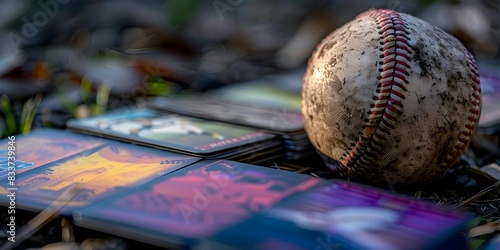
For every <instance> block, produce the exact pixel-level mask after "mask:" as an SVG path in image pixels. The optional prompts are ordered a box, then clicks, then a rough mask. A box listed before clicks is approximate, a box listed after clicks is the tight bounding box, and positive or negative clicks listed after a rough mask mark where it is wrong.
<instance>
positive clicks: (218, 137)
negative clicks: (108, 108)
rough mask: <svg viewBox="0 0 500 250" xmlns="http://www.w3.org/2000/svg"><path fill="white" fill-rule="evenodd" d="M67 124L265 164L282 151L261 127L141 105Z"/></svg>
mask: <svg viewBox="0 0 500 250" xmlns="http://www.w3.org/2000/svg"><path fill="white" fill-rule="evenodd" d="M67 125H68V128H69V129H71V130H74V131H77V132H82V133H89V134H93V135H98V136H102V137H107V138H112V139H116V140H121V141H127V142H132V143H134V144H141V145H146V146H150V147H156V148H161V149H166V150H169V151H174V152H179V153H183V154H187V155H193V156H197V157H203V158H217V159H222V158H223V159H230V160H235V161H241V162H247V163H254V164H265V163H269V162H273V161H276V160H278V159H279V158H280V156H281V151H282V150H281V146H280V141H279V140H278V139H277V137H276V136H275V135H272V134H269V133H265V132H263V131H261V130H258V129H252V128H246V127H241V126H236V125H231V124H225V123H221V122H215V121H208V120H202V119H197V118H192V117H186V116H180V115H174V114H161V113H157V112H155V111H153V110H148V109H140V108H133V109H122V110H118V111H115V112H113V113H109V114H105V115H102V116H96V117H91V118H87V119H80V120H76V119H75V120H70V121H69V122H68V124H67Z"/></svg>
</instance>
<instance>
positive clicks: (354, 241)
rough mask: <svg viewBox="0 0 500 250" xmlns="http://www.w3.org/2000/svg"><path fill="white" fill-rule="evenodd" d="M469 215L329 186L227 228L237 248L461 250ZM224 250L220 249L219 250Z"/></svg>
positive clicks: (223, 240)
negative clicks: (462, 233) (461, 233)
mask: <svg viewBox="0 0 500 250" xmlns="http://www.w3.org/2000/svg"><path fill="white" fill-rule="evenodd" d="M470 220H471V216H470V215H469V214H466V213H464V212H462V211H458V210H455V209H448V208H445V207H439V206H436V205H435V204H431V203H428V202H424V201H420V200H417V199H412V198H409V197H406V196H402V195H397V194H394V193H389V192H387V191H383V190H379V189H375V188H372V187H368V186H364V185H360V184H356V183H353V182H347V181H332V182H330V181H328V182H325V183H324V184H322V185H320V186H316V187H315V188H313V189H310V190H308V191H306V192H303V193H299V194H297V195H295V196H292V197H289V198H287V199H286V200H283V201H282V202H280V203H278V204H277V205H276V206H274V207H272V208H271V209H269V210H267V211H265V212H263V213H261V214H259V215H257V216H255V217H253V218H251V219H248V220H246V221H245V222H243V223H241V224H239V225H237V226H234V227H232V228H228V229H227V230H225V231H223V232H221V233H220V234H218V235H217V236H215V237H214V241H215V242H217V243H218V244H223V245H226V246H230V247H235V248H236V249H387V250H391V249H394V250H395V249H464V248H465V247H466V244H465V240H464V237H463V235H462V236H461V235H460V234H459V233H460V232H461V231H465V228H466V225H467V223H468V222H469V221H470ZM218 249H223V248H218Z"/></svg>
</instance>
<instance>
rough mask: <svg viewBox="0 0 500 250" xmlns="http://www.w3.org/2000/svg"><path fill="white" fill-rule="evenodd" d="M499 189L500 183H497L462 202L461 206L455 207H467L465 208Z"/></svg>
mask: <svg viewBox="0 0 500 250" xmlns="http://www.w3.org/2000/svg"><path fill="white" fill-rule="evenodd" d="M498 187H500V181H497V182H495V183H494V184H493V185H491V186H489V187H487V188H485V189H483V190H482V191H480V192H478V193H477V194H475V195H473V196H472V197H470V198H468V199H466V200H464V201H462V202H460V203H459V204H457V205H455V207H456V208H460V207H465V206H467V205H469V203H471V202H473V201H475V200H477V199H479V198H481V197H483V196H484V195H486V194H488V193H490V192H491V191H493V190H495V189H497V188H498Z"/></svg>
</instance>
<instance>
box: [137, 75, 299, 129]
mask: <svg viewBox="0 0 500 250" xmlns="http://www.w3.org/2000/svg"><path fill="white" fill-rule="evenodd" d="M302 75H303V74H301V73H300V72H299V74H298V73H296V72H295V73H294V74H290V75H289V76H287V75H283V76H276V77H264V78H261V79H258V80H254V81H250V82H243V83H235V84H231V85H227V86H224V87H222V88H218V89H214V90H212V91H209V92H207V93H206V94H204V95H201V96H197V95H194V96H183V97H172V98H154V99H150V100H147V101H146V102H145V105H146V106H150V107H152V108H155V109H160V110H166V111H170V112H175V113H180V114H185V115H191V116H196V117H202V118H205V119H211V120H218V121H225V122H230V123H235V124H240V125H244V126H250V127H256V128H262V129H266V130H271V131H273V132H275V133H290V132H293V131H303V130H304V122H303V119H302V114H301V110H300V105H301V87H302Z"/></svg>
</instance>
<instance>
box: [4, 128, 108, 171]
mask: <svg viewBox="0 0 500 250" xmlns="http://www.w3.org/2000/svg"><path fill="white" fill-rule="evenodd" d="M106 142H108V141H106V140H103V139H100V138H95V137H90V136H83V135H78V134H75V133H71V132H68V131H62V130H51V129H39V130H35V131H33V132H31V133H30V134H27V135H19V136H16V140H15V144H14V147H15V151H14V153H15V155H13V157H14V159H15V169H16V174H20V173H23V172H25V171H27V170H30V169H34V168H37V167H40V166H43V165H45V164H47V163H50V162H53V161H56V160H60V159H63V158H65V157H68V156H71V155H75V154H78V153H80V152H83V151H85V150H88V149H91V148H94V147H97V146H99V145H102V144H103V143H106ZM0 145H4V148H2V149H0V179H3V178H5V177H6V176H7V165H8V164H7V163H8V154H7V153H8V152H7V146H8V144H7V140H3V141H0Z"/></svg>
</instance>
